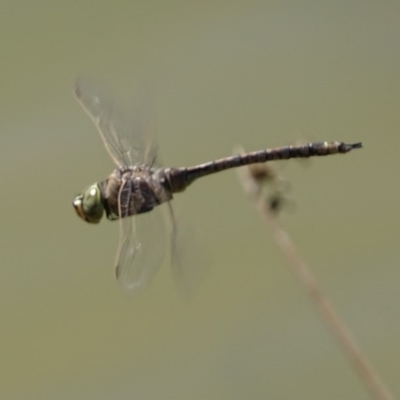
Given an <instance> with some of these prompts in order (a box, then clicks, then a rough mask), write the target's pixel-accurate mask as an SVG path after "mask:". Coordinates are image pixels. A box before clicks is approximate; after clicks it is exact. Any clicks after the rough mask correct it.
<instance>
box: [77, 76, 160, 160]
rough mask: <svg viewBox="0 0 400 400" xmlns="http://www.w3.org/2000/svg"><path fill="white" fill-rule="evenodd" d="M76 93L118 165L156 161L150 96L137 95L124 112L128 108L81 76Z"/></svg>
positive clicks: (95, 83)
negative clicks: (139, 96)
mask: <svg viewBox="0 0 400 400" xmlns="http://www.w3.org/2000/svg"><path fill="white" fill-rule="evenodd" d="M74 93H75V96H76V97H77V99H78V102H79V103H80V104H81V106H82V107H83V109H84V110H85V111H86V112H87V114H88V115H89V117H90V118H91V119H92V121H93V122H94V124H95V125H96V127H97V129H98V131H99V133H100V137H101V139H102V141H103V143H104V146H105V147H106V149H107V151H108V153H109V155H110V156H111V158H112V159H113V161H114V162H115V164H116V165H117V166H120V165H126V166H129V165H134V164H138V163H140V164H141V163H147V164H148V163H154V162H155V157H156V150H157V147H156V141H155V132H154V131H155V129H154V123H153V119H152V118H151V115H150V114H151V113H150V111H149V109H150V103H151V102H150V101H149V100H148V97H149V96H144V95H142V96H141V98H140V99H139V98H138V96H136V97H135V101H133V102H131V103H132V107H129V108H130V109H129V110H128V111H125V110H127V107H123V106H122V104H120V103H119V102H118V101H117V100H116V99H115V98H114V97H113V96H112V95H111V94H110V93H109V92H108V91H107V90H106V89H105V88H104V87H102V86H101V85H100V84H99V83H97V82H95V81H92V80H90V79H87V78H78V79H77V81H76V84H75V90H74Z"/></svg>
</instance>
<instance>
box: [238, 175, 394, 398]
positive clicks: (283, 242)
mask: <svg viewBox="0 0 400 400" xmlns="http://www.w3.org/2000/svg"><path fill="white" fill-rule="evenodd" d="M238 175H239V180H240V183H241V184H242V186H243V189H244V191H245V192H246V193H247V195H248V196H249V197H250V198H251V200H252V201H253V202H254V204H255V206H256V208H257V210H258V212H259V213H260V215H261V217H262V219H263V221H264V222H265V223H266V224H267V226H268V228H269V229H270V230H271V232H272V235H273V238H274V240H275V242H276V244H277V245H278V247H279V248H280V250H281V251H282V253H283V254H284V255H285V256H286V258H287V259H288V261H289V265H290V266H291V268H292V270H293V272H294V273H295V274H296V275H297V277H298V278H299V279H300V281H301V283H302V284H303V285H304V287H305V288H306V290H307V291H308V293H309V295H310V297H311V299H312V301H313V302H314V303H315V305H316V306H317V308H318V309H319V311H320V313H321V316H322V318H323V319H324V320H325V322H326V323H327V324H328V325H329V327H330V329H331V331H332V333H333V334H334V335H335V336H336V338H337V340H338V342H339V344H340V346H341V347H342V349H343V350H344V352H345V354H346V355H347V357H348V358H349V359H350V362H351V363H352V365H353V367H354V369H355V370H356V372H357V373H358V374H359V375H360V377H361V379H362V380H363V381H364V383H365V385H366V386H367V388H368V389H369V390H370V392H371V393H372V394H373V396H374V398H376V399H379V400H394V396H393V395H392V394H391V393H390V392H389V390H388V389H387V388H386V386H385V385H384V383H383V382H382V380H381V379H380V378H379V376H378V374H377V373H376V371H375V370H374V368H373V367H372V365H371V364H370V363H369V361H368V360H367V358H366V357H365V355H364V354H363V353H362V352H361V350H360V348H359V346H358V344H357V342H356V340H355V338H354V336H353V334H352V333H351V332H350V330H349V328H347V326H346V325H345V323H344V322H343V320H342V319H341V318H340V316H339V315H338V313H337V312H336V311H335V309H334V307H333V305H332V303H331V302H330V301H329V299H328V298H327V296H326V295H325V294H324V293H323V292H322V290H321V288H320V287H319V286H318V283H317V281H316V279H315V277H314V275H313V274H312V272H311V271H310V269H309V268H308V266H307V264H306V263H305V262H304V261H303V259H302V258H301V257H300V255H299V253H298V251H297V249H296V247H295V245H294V243H293V241H292V240H291V238H290V236H289V235H288V234H287V232H286V231H285V230H284V229H283V228H282V227H281V226H280V224H279V222H278V220H277V219H276V217H275V215H274V214H273V213H272V212H271V210H270V208H269V206H268V203H267V202H266V201H265V198H264V196H263V193H262V189H261V186H260V184H259V183H258V182H257V180H256V179H254V177H253V176H252V175H251V173H250V170H249V168H248V167H243V168H240V169H239V170H238Z"/></svg>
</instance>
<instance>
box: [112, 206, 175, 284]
mask: <svg viewBox="0 0 400 400" xmlns="http://www.w3.org/2000/svg"><path fill="white" fill-rule="evenodd" d="M160 208H161V206H158V207H156V208H155V209H154V210H152V211H150V212H148V213H144V214H139V215H135V216H133V217H127V218H122V219H121V220H120V228H121V233H120V243H119V248H118V251H117V258H116V267H115V275H116V278H117V280H118V281H119V283H120V284H121V285H122V286H123V287H124V288H127V289H132V290H141V289H143V288H145V287H146V286H148V284H149V283H150V282H151V280H152V279H153V278H154V276H155V275H156V273H157V271H158V269H159V267H160V266H161V264H162V261H163V259H164V255H165V247H166V234H167V232H166V229H165V224H164V220H163V218H162V215H161V212H160V210H159V209H160Z"/></svg>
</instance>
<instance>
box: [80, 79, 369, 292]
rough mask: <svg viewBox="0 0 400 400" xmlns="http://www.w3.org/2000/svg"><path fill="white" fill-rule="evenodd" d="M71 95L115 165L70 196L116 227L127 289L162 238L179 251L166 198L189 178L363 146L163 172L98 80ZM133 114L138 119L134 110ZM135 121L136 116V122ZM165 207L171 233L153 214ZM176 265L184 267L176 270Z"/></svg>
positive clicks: (93, 217)
mask: <svg viewBox="0 0 400 400" xmlns="http://www.w3.org/2000/svg"><path fill="white" fill-rule="evenodd" d="M74 93H75V96H76V98H77V100H78V102H79V103H80V105H81V106H82V107H83V109H84V110H85V111H86V113H87V114H88V115H89V117H90V118H91V120H92V121H93V123H94V125H95V126H96V128H97V130H98V132H99V134H100V137H101V139H102V141H103V144H104V146H105V148H106V150H107V152H108V154H109V156H110V157H111V159H112V160H113V161H114V163H115V164H116V168H115V169H114V171H113V172H112V173H111V174H110V175H109V176H108V177H107V178H106V179H104V180H102V181H100V182H96V183H94V184H92V185H90V186H89V187H88V188H87V189H86V190H84V191H83V192H82V193H80V194H78V195H77V196H76V197H75V198H74V199H73V206H74V208H75V211H76V213H77V214H78V216H79V217H80V218H82V219H83V220H84V221H86V222H88V223H90V224H97V223H99V222H100V220H101V219H102V217H103V215H104V214H105V215H106V217H107V219H109V220H111V221H115V220H118V221H119V223H120V239H119V245H118V250H117V255H116V260H115V275H116V278H117V280H118V281H119V282H120V283H121V284H122V286H124V287H126V288H128V289H133V290H137V289H142V288H144V287H146V286H147V285H148V284H149V283H150V282H151V280H152V279H153V278H154V276H155V275H156V273H157V271H158V269H159V267H160V265H161V264H162V261H163V258H164V250H160V249H161V248H164V247H165V242H166V239H167V238H166V236H168V235H169V236H170V240H171V243H172V249H173V252H175V253H177V252H178V249H177V245H176V238H177V232H178V231H177V225H176V218H175V214H174V211H173V208H172V205H171V200H172V199H173V195H174V194H175V193H180V192H183V191H185V189H186V188H187V187H188V186H190V185H191V184H192V183H193V182H194V181H196V180H197V179H199V178H202V177H204V176H207V175H211V174H215V173H217V172H221V171H224V170H227V169H231V168H236V167H241V166H244V165H251V164H260V163H265V162H268V161H276V160H287V159H290V158H308V157H314V156H328V155H333V154H345V153H348V152H350V151H351V150H354V149H359V148H361V147H362V143H353V144H346V143H344V142H338V141H331V142H312V143H306V144H295V145H289V146H283V147H276V148H268V149H264V150H258V151H253V152H248V153H243V154H236V155H232V156H229V157H225V158H221V159H218V160H214V161H210V162H206V163H203V164H199V165H195V166H192V167H167V168H165V167H162V166H160V163H159V162H158V158H157V145H156V141H155V139H154V134H153V133H152V130H151V129H150V128H149V126H148V125H149V124H146V123H141V122H139V123H138V120H135V119H133V118H130V115H129V113H128V114H127V113H125V114H124V113H122V112H121V107H120V106H119V105H118V102H117V101H116V100H115V98H114V97H113V96H112V95H111V94H110V92H109V91H108V90H107V89H105V88H104V87H102V86H101V85H100V84H98V83H97V82H94V81H91V80H88V79H82V78H81V79H78V80H77V81H76V84H75V89H74ZM132 115H136V114H135V113H134V112H133V111H132ZM139 121H140V118H139ZM163 203H166V204H167V214H168V220H169V222H170V223H169V226H170V227H169V229H167V228H165V219H164V220H163V217H162V215H161V214H160V213H159V212H157V210H158V209H159V207H158V206H159V205H160V204H163ZM179 268H182V266H181V267H179Z"/></svg>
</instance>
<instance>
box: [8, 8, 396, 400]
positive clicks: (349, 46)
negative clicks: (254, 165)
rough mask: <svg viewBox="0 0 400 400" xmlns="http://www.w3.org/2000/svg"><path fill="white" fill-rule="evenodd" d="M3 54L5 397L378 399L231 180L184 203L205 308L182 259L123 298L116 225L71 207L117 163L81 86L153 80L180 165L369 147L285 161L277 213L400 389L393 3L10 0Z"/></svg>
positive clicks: (218, 181) (121, 88)
mask: <svg viewBox="0 0 400 400" xmlns="http://www.w3.org/2000/svg"><path fill="white" fill-rule="evenodd" d="M0 43H1V46H0V49H1V50H0V51H1V57H0V59H1V75H0V82H1V85H0V87H1V91H0V114H1V118H0V135H1V136H0V144H1V145H0V167H1V171H2V172H1V187H2V196H1V208H2V213H1V215H2V217H1V237H0V249H1V268H0V304H1V306H0V307H1V309H0V321H1V323H0V332H1V333H0V359H1V363H0V365H1V367H0V398H1V399H10V400H11V399H12V400H14V399H21V400H25V399H27V400H28V399H29V400H32V399H41V400H45V399H60V400H64V399H74V400H80V399H82V400H83V399H97V400H103V399H121V400H124V399H265V398H268V399H324V400H326V399H365V398H366V397H368V395H367V392H366V389H365V388H364V387H363V386H362V385H361V383H360V381H359V379H358V377H357V376H356V375H355V373H354V371H353V369H352V367H351V366H350V365H349V363H348V361H347V359H346V358H345V357H344V356H343V354H342V352H341V351H340V349H339V348H338V347H337V345H336V342H335V340H334V339H333V338H332V336H331V334H330V333H329V332H328V331H327V330H326V329H325V326H324V324H323V323H322V322H321V320H320V318H319V317H318V315H317V313H316V311H315V309H314V308H313V307H312V305H311V303H310V301H309V298H308V296H307V294H306V293H305V291H304V289H303V288H302V287H300V286H299V285H298V282H297V280H296V279H295V278H294V277H293V276H292V274H291V272H290V268H288V265H287V262H286V260H285V257H284V256H282V254H280V252H279V251H278V249H277V248H276V247H275V246H274V243H273V241H272V238H271V235H270V233H269V232H268V231H267V230H266V229H265V227H264V225H263V223H262V222H261V221H260V219H259V217H258V215H257V214H256V212H255V210H254V209H253V207H252V205H251V204H250V202H249V201H248V199H247V198H246V197H245V196H244V194H243V192H242V189H241V187H240V185H239V184H238V182H237V179H236V176H235V174H234V173H233V172H226V173H223V174H218V175H216V176H213V177H209V178H207V179H204V180H202V181H199V182H198V183H196V184H194V185H193V186H192V187H191V188H190V190H188V191H187V192H186V193H185V194H183V195H179V196H177V197H176V199H175V200H174V204H175V207H176V209H177V210H179V211H180V213H181V215H183V216H187V218H184V219H186V220H187V221H188V224H189V225H190V226H191V227H192V230H193V231H194V232H195V235H194V236H195V237H196V236H199V237H201V238H202V241H201V243H202V244H201V246H202V247H201V249H200V251H201V252H203V253H205V254H206V257H208V258H209V259H210V266H209V272H208V275H207V276H206V279H205V281H204V283H203V284H202V285H201V286H200V287H199V289H198V290H197V292H196V293H195V296H194V298H193V299H192V301H191V302H190V303H185V302H182V300H181V299H180V297H179V294H178V292H177V289H176V286H175V284H174V282H173V280H172V278H171V274H170V271H169V265H168V264H169V263H168V261H166V262H165V264H164V265H163V267H162V269H161V271H160V273H159V274H158V275H157V277H156V279H155V281H154V282H153V284H152V286H151V287H150V288H149V289H148V290H147V291H145V292H144V293H143V294H141V295H140V296H131V295H129V294H127V293H126V292H123V291H122V290H121V289H120V288H119V286H118V285H117V283H116V282H115V280H114V271H113V269H112V265H113V262H114V256H115V250H116V246H117V242H118V225H117V224H116V223H110V222H108V221H104V222H103V223H101V224H100V225H98V226H89V225H88V224H85V223H83V222H82V221H81V220H79V219H78V217H77V216H76V215H75V213H74V211H73V208H72V206H71V200H72V198H73V196H74V195H75V194H76V193H77V192H79V191H81V190H82V189H83V188H84V187H85V186H87V185H89V184H91V183H92V182H94V181H96V180H99V179H102V178H104V177H105V176H107V175H108V174H109V173H110V172H111V170H112V168H113V164H112V161H111V159H109V157H108V155H107V154H106V152H105V150H104V148H103V145H102V143H101V141H100V139H99V137H98V136H97V133H96V131H95V129H94V127H93V125H92V123H91V122H90V121H89V119H88V118H87V116H86V115H85V114H84V113H83V111H82V110H81V109H80V107H79V106H78V104H77V103H76V101H75V100H74V98H73V95H72V87H73V83H74V80H75V78H76V76H77V75H80V74H85V75H89V76H93V77H95V78H96V79H98V80H100V81H102V82H104V83H105V84H106V85H108V86H110V87H112V88H114V89H115V90H116V91H117V92H118V93H122V94H124V95H125V94H127V95H128V94H130V93H131V92H133V90H134V87H135V86H136V85H138V84H139V83H140V82H141V81H142V80H143V79H147V80H148V81H151V82H152V84H153V87H154V88H155V89H156V94H157V95H156V103H157V105H156V108H157V126H158V137H159V145H160V153H161V156H162V159H163V161H164V163H165V164H166V165H171V166H181V165H193V164H196V163H199V162H205V161H208V160H211V159H213V158H218V157H222V156H226V155H229V154H230V153H231V152H232V148H233V146H235V145H237V144H242V145H243V146H244V147H245V148H246V149H248V150H256V149H260V148H264V147H271V146H277V145H284V144H290V143H293V142H294V141H297V140H299V139H304V138H305V139H311V140H342V141H347V142H350V143H351V142H355V141H362V142H363V143H364V146H365V147H364V149H363V150H361V151H357V152H354V153H351V154H349V155H346V156H335V157H329V158H324V159H317V160H312V162H310V164H309V165H307V166H303V165H302V164H300V163H298V162H296V161H290V162H288V163H286V164H285V165H284V166H283V170H282V172H283V173H284V175H285V177H286V178H287V179H288V180H289V181H290V187H291V192H290V194H289V195H290V197H291V198H292V199H293V200H294V201H295V204H296V206H295V209H294V212H288V213H286V214H285V215H283V216H282V217H281V219H282V223H283V224H284V226H285V227H286V229H287V230H288V231H289V232H290V234H291V235H292V237H293V240H294V241H295V242H296V244H297V245H298V247H299V249H300V252H301V254H302V255H303V256H304V258H305V259H306V260H307V261H308V262H309V264H310V267H311V269H312V270H313V271H314V272H315V273H316V275H317V277H318V279H319V281H320V282H321V285H322V286H323V288H324V289H325V291H326V293H327V294H328V295H329V296H330V297H331V299H332V301H333V303H334V304H335V305H336V306H337V307H338V309H339V311H340V313H341V315H342V316H343V317H344V319H345V320H346V321H347V322H348V324H349V326H350V328H351V329H352V330H353V332H354V334H355V336H356V337H357V338H358V340H359V343H360V345H361V347H362V348H363V349H364V351H365V353H366V354H367V355H368V357H370V359H371V362H372V363H373V364H374V366H375V367H376V369H377V370H378V371H379V372H380V374H381V376H382V378H383V380H384V381H385V382H386V383H387V384H388V386H389V387H390V388H391V389H392V390H393V391H394V393H397V394H400V379H399V376H400V311H399V302H400V291H399V281H400V271H399V268H398V267H399V256H398V254H399V250H398V249H399V244H398V240H399V212H398V205H399V200H400V190H399V185H398V178H396V177H395V175H396V171H398V170H399V162H398V146H399V145H400V135H399V126H400V113H399V107H400V75H399V71H400V51H399V49H400V3H399V2H397V1H381V2H373V1H355V0H350V1H330V2H329V1H323V2H322V1H295V0H292V1H283V2H278V1H267V0H264V1H256V0H251V1H249V0H247V1H231V2H227V1H225V2H223V1H184V0H177V1H97V2H94V1H93V2H89V1H68V2H67V1H50V0H47V1H45V0H36V1H28V0H24V1H22V0H21V1H15V0H3V1H2V2H1V3H0ZM367 167H368V168H367ZM155 246H156V244H155ZM194 257H196V256H194Z"/></svg>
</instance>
